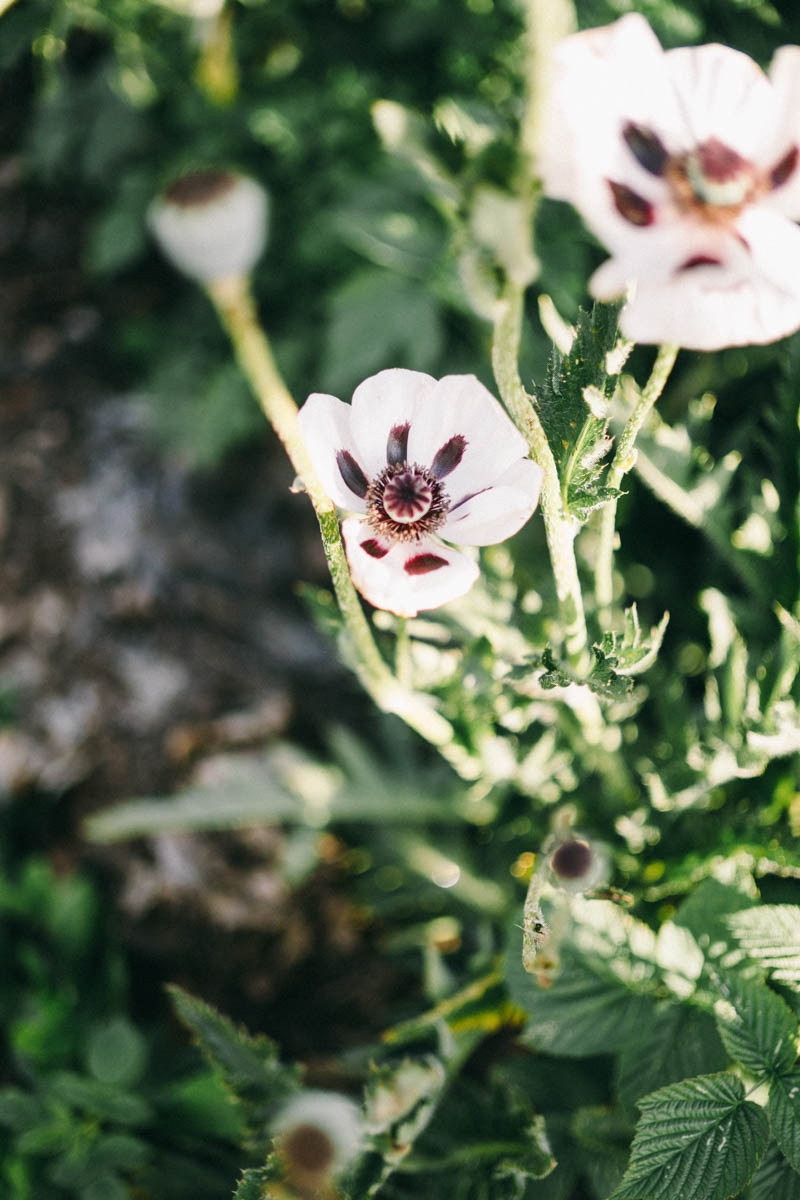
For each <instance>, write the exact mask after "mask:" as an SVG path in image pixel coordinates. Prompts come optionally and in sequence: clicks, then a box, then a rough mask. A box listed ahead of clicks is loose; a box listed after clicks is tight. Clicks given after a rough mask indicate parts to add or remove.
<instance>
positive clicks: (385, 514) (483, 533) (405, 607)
mask: <svg viewBox="0 0 800 1200" xmlns="http://www.w3.org/2000/svg"><path fill="white" fill-rule="evenodd" d="M300 428H301V433H302V435H303V439H304V441H305V443H306V447H307V449H308V452H309V455H310V457H311V460H312V462H313V464H314V468H315V470H316V471H317V474H318V475H319V477H320V479H321V480H322V483H323V484H324V486H325V488H326V490H327V491H328V494H329V495H330V497H331V499H332V500H333V501H334V502H335V503H336V505H337V506H338V507H339V508H342V509H345V510H348V511H349V512H351V513H353V514H355V515H353V516H350V517H348V518H347V519H346V520H345V521H344V522H343V524H342V535H343V537H344V541H345V547H346V550H347V558H348V562H349V564H350V570H351V573H352V577H353V582H354V583H355V585H356V587H357V588H358V590H359V591H360V592H361V594H362V595H363V596H364V597H365V598H366V599H367V600H369V602H370V604H373V605H374V606H375V607H376V608H384V609H388V610H389V612H393V613H396V614H397V615H398V616H402V617H413V616H416V614H417V613H418V612H419V611H420V609H430V608H438V607H439V605H441V604H446V603H447V602H448V601H449V600H453V599H455V598H456V597H457V596H462V595H463V594H464V593H465V592H467V591H468V590H469V589H470V588H471V587H472V585H473V583H474V582H475V580H476V579H477V577H478V566H477V563H476V562H475V561H474V559H473V558H471V557H468V556H467V555H465V554H463V553H462V552H461V551H460V550H455V549H453V547H452V546H451V545H448V544H447V543H448V542H455V543H457V544H458V545H461V546H488V545H492V544H494V543H495V542H502V541H504V540H505V539H506V538H508V537H511V535H512V534H514V533H516V532H517V530H518V529H520V528H521V527H522V525H524V524H525V522H526V521H527V520H528V518H529V517H530V515H531V513H532V512H533V510H534V508H535V507H536V502H537V500H538V497H539V488H540V484H541V479H542V471H541V469H540V468H539V467H538V466H537V465H536V464H535V463H534V462H531V460H530V459H529V458H528V457H527V454H528V446H527V444H526V442H525V439H524V438H523V436H522V434H521V433H519V431H518V430H517V429H516V428H515V426H514V425H513V424H512V422H511V420H510V419H509V418H508V417H507V416H506V414H505V412H504V411H503V409H502V408H501V406H500V404H499V403H498V401H497V400H495V398H494V397H493V396H492V395H491V393H490V392H488V391H487V390H486V388H485V387H484V386H483V384H481V383H479V381H478V380H477V379H476V378H475V377H474V376H473V375H446V376H445V377H444V378H443V379H440V380H438V381H437V380H436V379H433V378H431V376H430V375H424V374H422V372H420V371H406V370H401V369H394V370H387V371H381V372H380V373H379V374H378V375H373V376H372V377H371V378H369V379H366V380H365V381H364V382H363V383H362V384H360V385H359V387H357V388H356V390H355V392H354V394H353V402H352V404H345V403H344V402H343V401H341V400H338V399H337V398H336V397H335V396H327V395H322V394H319V393H316V394H314V395H312V396H309V398H308V400H306V402H305V404H304V405H303V407H302V409H301V410H300Z"/></svg>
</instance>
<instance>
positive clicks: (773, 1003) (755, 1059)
mask: <svg viewBox="0 0 800 1200" xmlns="http://www.w3.org/2000/svg"><path fill="white" fill-rule="evenodd" d="M715 984H716V987H717V990H718V992H719V994H720V996H721V997H722V999H721V1000H718V1001H717V1003H716V1004H715V1006H714V1011H715V1015H716V1018H717V1029H718V1030H719V1035H720V1037H721V1038H722V1042H723V1045H724V1046H725V1049H726V1050H727V1051H728V1054H729V1055H730V1056H731V1058H732V1059H734V1061H735V1062H738V1063H741V1065H742V1066H743V1067H744V1068H745V1070H746V1071H750V1072H751V1073H752V1074H753V1075H774V1074H780V1073H782V1072H784V1071H788V1070H789V1068H790V1067H791V1066H792V1063H793V1062H794V1061H795V1059H796V1057H797V1049H796V1045H795V1040H796V1037H797V1018H796V1017H795V1015H794V1013H793V1012H792V1010H791V1009H790V1008H789V1006H788V1004H786V1003H785V1002H784V1001H783V1000H781V998H780V996H778V995H776V994H775V992H773V991H771V990H770V988H769V987H767V985H766V984H765V983H763V982H762V981H761V980H760V979H747V978H743V977H741V976H738V975H731V974H727V975H716V977H715Z"/></svg>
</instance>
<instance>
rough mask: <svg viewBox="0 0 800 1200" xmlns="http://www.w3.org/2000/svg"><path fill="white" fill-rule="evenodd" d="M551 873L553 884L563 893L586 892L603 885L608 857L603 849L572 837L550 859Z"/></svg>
mask: <svg viewBox="0 0 800 1200" xmlns="http://www.w3.org/2000/svg"><path fill="white" fill-rule="evenodd" d="M550 870H551V872H552V874H553V877H554V879H555V882H556V883H557V884H558V885H559V886H560V887H562V888H564V889H565V890H566V891H568V892H586V891H589V890H590V889H591V888H595V887H597V886H598V884H601V883H603V882H604V881H605V879H606V877H607V874H608V856H607V854H606V852H605V849H604V848H603V847H602V846H598V845H594V844H592V843H591V842H589V841H587V840H586V838H582V837H578V836H575V835H573V836H572V837H568V838H566V839H565V840H564V841H563V842H561V843H560V844H559V845H558V846H556V848H555V850H554V851H553V853H552V854H551V855H550Z"/></svg>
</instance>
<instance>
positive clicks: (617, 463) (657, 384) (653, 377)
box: [595, 345, 678, 625]
mask: <svg viewBox="0 0 800 1200" xmlns="http://www.w3.org/2000/svg"><path fill="white" fill-rule="evenodd" d="M677 356H678V347H677V346H670V345H665V346H660V347H659V350H658V354H657V355H656V360H655V362H654V364H653V369H652V371H651V372H650V378H649V379H648V380H647V383H646V384H645V385H644V387H643V388H642V390H641V392H640V393H639V399H638V400H637V402H636V404H635V405H634V408H633V412H632V413H631V415H630V416H629V417H628V420H627V422H626V424H625V428H624V429H623V431H622V433H621V434H620V437H619V441H618V442H617V449H616V453H615V455H614V458H613V460H612V463H611V466H610V468H609V472H608V478H607V481H606V482H607V486H608V487H611V488H615V489H618V488H619V485H620V484H621V482H622V480H623V478H624V477H625V475H626V474H627V473H628V471H630V470H631V469H632V468H633V467H634V466H635V464H636V454H635V449H634V447H635V443H636V438H637V437H638V435H639V430H640V429H641V428H642V425H644V423H645V421H646V420H647V417H648V414H649V413H650V410H651V408H652V407H653V405H654V404H655V403H656V401H657V400H658V398H659V396H660V395H661V393H662V392H663V390H664V387H665V385H666V382H667V380H668V379H669V376H670V372H671V371H672V368H673V366H674V365H675V359H676V358H677ZM616 517H617V501H616V500H610V501H609V503H608V504H606V505H605V507H604V508H603V510H602V512H601V514H600V534H599V545H598V548H597V565H596V567H595V599H596V602H597V609H598V616H599V619H600V622H601V624H602V625H607V624H609V623H610V621H611V609H612V603H613V599H614V573H613V569H614V535H615V528H616Z"/></svg>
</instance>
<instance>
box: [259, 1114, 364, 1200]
mask: <svg viewBox="0 0 800 1200" xmlns="http://www.w3.org/2000/svg"><path fill="white" fill-rule="evenodd" d="M361 1132H362V1126H361V1115H360V1113H359V1110H358V1108H357V1107H356V1105H355V1104H354V1103H353V1102H352V1100H348V1099H347V1097H346V1096H340V1095H337V1093H335V1092H313V1091H309V1092H301V1093H299V1095H297V1096H295V1097H293V1099H291V1100H290V1101H289V1103H288V1104H287V1105H286V1107H285V1108H284V1109H283V1110H282V1112H281V1113H279V1115H278V1117H277V1118H276V1120H275V1122H274V1124H273V1126H272V1133H273V1135H274V1136H275V1138H276V1139H277V1149H278V1152H279V1154H280V1157H281V1161H282V1163H283V1167H284V1170H285V1171H286V1176H287V1178H288V1180H289V1181H290V1182H291V1184H292V1186H293V1187H295V1188H296V1189H297V1190H298V1191H299V1192H301V1193H308V1194H310V1193H313V1192H315V1191H316V1190H317V1189H318V1188H320V1187H322V1186H323V1185H324V1184H326V1183H327V1182H328V1181H329V1180H331V1179H332V1178H334V1177H335V1176H336V1175H337V1174H338V1173H339V1172H340V1171H341V1170H342V1169H343V1167H345V1166H346V1165H347V1163H348V1162H350V1160H351V1159H353V1158H354V1157H355V1155H356V1154H357V1153H358V1150H359V1147H360V1144H361Z"/></svg>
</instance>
